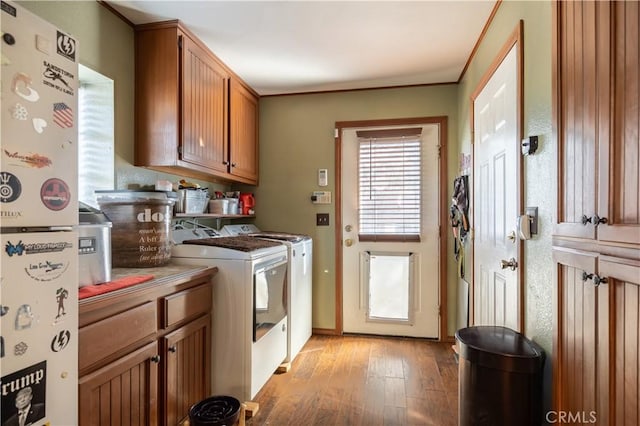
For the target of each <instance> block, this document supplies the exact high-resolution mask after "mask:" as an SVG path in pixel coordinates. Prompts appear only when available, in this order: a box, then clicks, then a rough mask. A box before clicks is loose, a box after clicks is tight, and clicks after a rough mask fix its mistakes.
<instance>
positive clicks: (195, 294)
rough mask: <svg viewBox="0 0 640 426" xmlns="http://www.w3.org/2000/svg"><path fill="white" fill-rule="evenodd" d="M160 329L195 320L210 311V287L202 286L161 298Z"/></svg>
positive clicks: (208, 285) (207, 285)
mask: <svg viewBox="0 0 640 426" xmlns="http://www.w3.org/2000/svg"><path fill="white" fill-rule="evenodd" d="M163 302H164V303H162V305H163V311H164V315H163V318H162V327H163V328H169V327H171V326H172V325H176V324H178V323H179V322H181V321H184V320H186V319H189V318H195V317H196V316H198V315H202V314H204V313H207V312H209V311H210V310H211V303H212V300H211V285H210V284H208V283H207V284H203V285H200V286H198V287H193V288H190V289H187V290H185V291H181V292H179V293H175V294H172V295H170V296H167V297H165V298H163Z"/></svg>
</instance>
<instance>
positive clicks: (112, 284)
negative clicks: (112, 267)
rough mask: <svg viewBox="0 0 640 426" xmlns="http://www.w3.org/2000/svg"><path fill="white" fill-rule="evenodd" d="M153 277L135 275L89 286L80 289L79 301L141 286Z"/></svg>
mask: <svg viewBox="0 0 640 426" xmlns="http://www.w3.org/2000/svg"><path fill="white" fill-rule="evenodd" d="M153 278H154V276H153V275H134V276H131V277H124V278H120V279H119V280H115V281H109V282H108V283H104V284H96V285H88V286H86V287H82V288H80V289H78V299H85V298H87V297H91V296H97V295H98V294H103V293H108V292H110V291H114V290H119V289H121V288H125V287H129V286H132V285H136V284H140V283H143V282H145V281H149V280H152V279H153Z"/></svg>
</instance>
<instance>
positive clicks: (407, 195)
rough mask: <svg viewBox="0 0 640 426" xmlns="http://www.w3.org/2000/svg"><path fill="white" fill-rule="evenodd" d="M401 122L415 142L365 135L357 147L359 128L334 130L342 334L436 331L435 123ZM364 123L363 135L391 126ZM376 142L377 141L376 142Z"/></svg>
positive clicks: (437, 138) (428, 333)
mask: <svg viewBox="0 0 640 426" xmlns="http://www.w3.org/2000/svg"><path fill="white" fill-rule="evenodd" d="M404 127H413V128H414V130H416V131H419V137H417V138H415V139H417V141H416V142H410V143H405V144H403V142H402V138H395V139H398V140H393V139H394V138H389V140H388V141H385V140H384V138H382V140H381V139H380V138H378V139H376V138H371V141H370V142H371V145H366V146H363V145H362V143H363V142H362V137H359V136H358V134H359V132H360V134H361V133H362V132H361V131H362V130H364V129H343V130H342V134H341V139H342V157H341V158H342V165H341V167H342V169H341V174H342V183H341V185H342V188H341V190H342V194H343V195H342V197H341V201H342V253H343V257H342V265H343V266H342V285H343V306H342V309H343V331H344V332H347V333H364V334H379V335H395V336H413V337H430V338H438V337H440V336H439V313H438V304H439V284H440V280H439V259H440V256H439V235H438V233H439V231H438V226H439V223H438V217H439V211H440V210H439V207H440V206H439V202H438V196H439V185H440V182H439V160H438V144H439V143H440V125H439V124H421V125H413V126H404ZM371 129H372V128H367V129H366V130H365V133H366V131H374V132H375V131H376V130H383V131H386V130H389V131H390V132H391V133H393V130H394V129H388V128H385V129H373V130H371ZM409 139H410V138H409ZM377 142H380V143H381V145H382V146H378V147H377V148H376V147H375V144H376V143H377ZM387 142H388V144H387ZM365 143H366V144H369V142H368V141H367V142H365ZM385 144H386V145H385ZM393 144H397V145H396V146H392V145H393ZM401 145H402V148H400V146H401ZM400 150H403V151H402V152H403V154H400V155H398V154H397V153H398V152H399V151H400ZM416 150H418V151H419V161H418V162H417V166H416V162H415V160H411V159H410V158H409V157H412V158H415V157H413V156H415V155H416V153H417V152H418V151H416ZM392 157H393V158H392ZM412 161H413V163H412ZM373 163H376V164H377V168H376V167H371V164H373ZM399 163H402V164H403V167H404V169H400V168H399V167H400V166H398V164H399ZM409 163H411V164H409ZM374 166H375V164H374ZM402 177H404V178H406V179H404V181H402V179H400V178H402ZM400 181H402V182H403V183H400V184H398V182H400ZM390 234H392V235H390ZM401 240H402V241H401Z"/></svg>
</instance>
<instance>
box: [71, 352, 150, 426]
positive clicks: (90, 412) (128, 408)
mask: <svg viewBox="0 0 640 426" xmlns="http://www.w3.org/2000/svg"><path fill="white" fill-rule="evenodd" d="M157 355H158V344H157V343H156V342H154V343H150V344H148V345H146V346H144V347H142V348H140V349H138V350H137V351H134V352H132V353H130V354H129V355H126V356H124V357H122V358H120V359H119V360H117V361H114V362H112V363H111V364H108V365H107V366H105V367H103V368H101V369H100V370H98V371H96V372H94V373H91V374H88V375H86V376H84V377H82V378H80V381H79V395H80V401H79V403H80V404H79V405H80V407H79V409H80V413H79V414H80V415H79V418H80V425H81V426H86V425H103V426H109V425H116V424H127V425H155V424H157V422H158V417H157V394H158V363H157V358H154V357H157ZM153 360H156V361H155V362H154V361H153Z"/></svg>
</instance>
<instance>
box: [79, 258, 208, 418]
mask: <svg viewBox="0 0 640 426" xmlns="http://www.w3.org/2000/svg"><path fill="white" fill-rule="evenodd" d="M216 271H217V269H216V268H200V269H199V270H198V269H197V270H196V271H195V272H194V271H190V270H189V269H187V272H184V273H181V274H179V273H178V274H175V275H169V276H168V277H167V278H166V279H159V280H157V281H158V282H157V283H156V282H150V283H149V284H147V285H140V288H138V289H134V290H129V291H124V292H121V293H118V292H114V294H106V295H101V296H95V297H94V298H91V299H89V300H82V301H80V332H79V354H78V358H79V373H80V380H79V395H80V396H79V416H78V417H79V424H80V425H81V426H89V425H90V426H110V425H119V424H122V425H152V426H155V425H163V426H164V425H167V426H175V425H178V424H181V423H183V422H184V420H186V419H187V418H188V415H189V408H190V407H191V406H192V405H193V404H195V403H197V402H199V401H201V400H202V399H204V398H206V397H207V396H209V395H210V390H211V306H212V302H213V300H212V288H211V287H212V284H211V277H212V275H213V274H214V273H215V272H216ZM122 336H124V337H122ZM94 346H95V347H98V346H99V347H100V348H102V349H101V350H99V351H98V350H95V349H92V348H93V347H94Z"/></svg>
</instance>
